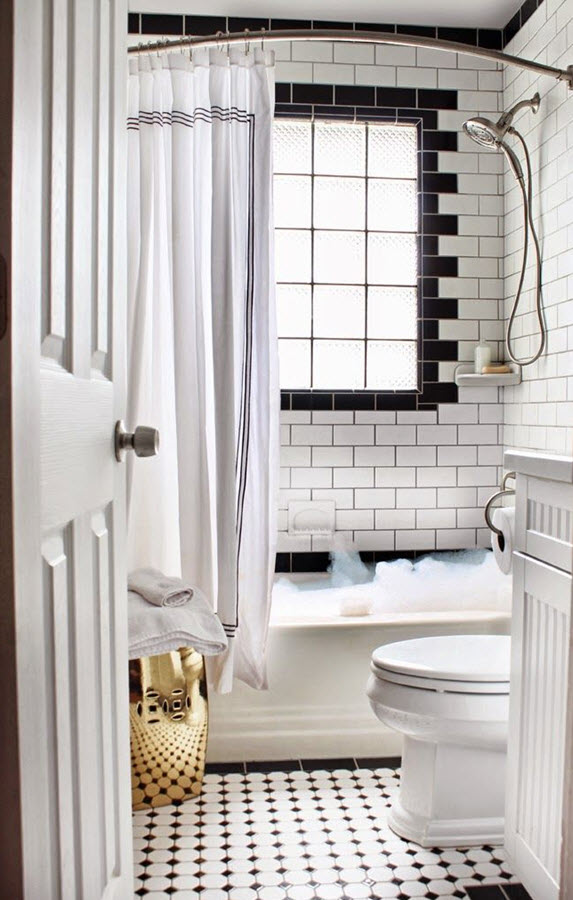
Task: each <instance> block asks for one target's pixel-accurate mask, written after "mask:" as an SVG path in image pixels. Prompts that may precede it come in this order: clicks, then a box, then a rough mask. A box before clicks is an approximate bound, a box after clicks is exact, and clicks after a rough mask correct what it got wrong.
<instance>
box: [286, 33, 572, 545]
mask: <svg viewBox="0 0 573 900" xmlns="http://www.w3.org/2000/svg"><path fill="white" fill-rule="evenodd" d="M281 57H282V58H281V59H280V60H279V61H278V62H277V81H278V82H302V83H331V84H333V83H336V84H359V85H376V86H383V87H395V86H399V87H422V88H446V89H455V90H456V89H457V90H458V105H459V107H460V108H459V110H439V112H438V127H439V128H440V129H443V130H456V131H458V132H459V131H460V129H461V126H462V123H463V122H464V121H465V119H466V118H468V117H469V115H490V116H491V115H494V116H495V115H496V114H497V113H498V110H500V109H501V108H502V101H501V88H502V73H501V72H499V71H496V70H495V67H494V68H492V65H491V63H489V62H484V61H482V60H479V59H476V58H472V57H463V58H461V57H458V56H455V55H451V54H446V53H443V52H438V51H431V50H424V49H418V50H416V49H414V48H410V47H391V46H388V47H376V48H375V53H373V48H371V47H368V46H363V45H348V44H345V45H340V44H338V45H337V44H328V43H321V44H293V45H291V47H290V52H289V51H288V50H283V52H282V54H281ZM311 69H312V71H310V70H311ZM458 147H459V150H458V152H452V151H451V150H450V151H446V150H444V151H438V154H437V156H438V166H437V168H438V171H439V172H440V173H447V172H450V173H456V174H457V175H458V193H457V194H440V195H439V200H438V203H439V207H438V212H439V213H440V214H445V215H447V214H454V215H456V214H457V215H459V232H460V233H459V235H444V236H440V238H439V252H440V254H441V255H443V256H448V255H453V256H457V257H458V259H459V273H460V277H458V278H440V279H439V288H438V290H439V296H440V297H453V298H456V299H458V300H459V318H458V319H452V320H442V321H441V322H440V331H439V335H438V337H439V339H440V340H453V341H458V342H459V345H458V346H459V349H460V360H461V361H469V360H471V359H472V358H473V347H474V345H475V344H476V343H477V342H478V341H480V340H481V341H484V340H486V341H488V342H491V343H492V344H493V348H494V355H499V353H500V350H501V345H500V343H499V342H500V341H501V340H502V336H503V329H502V323H501V319H502V318H503V299H502V298H503V282H502V281H501V277H502V275H503V271H502V257H503V238H502V235H503V218H502V214H503V204H502V201H501V195H502V190H503V182H502V175H501V174H500V173H501V171H502V170H501V167H500V160H498V159H497V157H496V155H495V154H492V153H491V152H490V151H487V150H480V148H479V147H477V145H476V144H474V143H472V142H470V141H469V140H468V139H467V138H466V137H465V135H463V134H459V138H458ZM571 318H572V325H573V316H572V317H571ZM572 355H573V354H572ZM454 368H455V362H452V363H449V362H443V363H440V367H439V374H440V378H441V379H442V380H445V381H451V380H452V378H453V369H454ZM500 400H501V392H499V393H498V390H497V389H495V388H494V389H491V388H486V389H484V388H476V389H462V390H460V392H459V401H460V402H459V403H458V404H439V405H438V408H437V411H433V410H423V411H422V410H421V411H412V412H392V411H343V412H334V411H320V412H318V411H313V412H310V411H296V412H295V411H285V412H283V413H282V414H281V422H282V425H283V428H282V432H281V435H282V436H281V442H282V449H281V466H282V485H283V488H282V490H281V495H280V512H281V514H280V517H279V525H280V529H281V530H280V532H279V541H278V550H279V551H280V552H283V553H290V552H312V551H315V552H319V551H322V552H323V551H327V550H330V549H332V547H333V545H334V541H333V540H332V539H330V538H325V537H324V536H323V535H321V536H312V537H311V536H302V537H296V538H293V537H291V536H289V535H288V534H287V531H286V508H287V504H288V502H289V500H292V499H307V500H312V499H329V500H334V501H335V503H336V531H337V535H336V538H337V539H338V540H339V539H340V537H341V536H344V537H345V538H346V539H347V541H348V542H349V543H350V544H352V545H353V546H354V548H355V549H357V550H363V551H400V552H402V551H403V552H408V551H419V550H421V551H423V550H431V549H436V548H439V549H451V548H463V547H475V546H485V545H487V543H488V542H489V532H488V530H487V528H486V527H485V523H484V519H483V502H482V495H481V494H479V495H478V491H481V490H482V489H483V491H485V493H486V494H489V493H492V492H493V491H494V490H496V489H497V486H498V484H499V479H500V466H501V462H502V446H503V437H502V425H501V421H502V417H503V414H502V408H501V405H500ZM303 449H305V450H309V451H310V452H309V455H306V456H304V457H303V456H299V455H297V454H298V452H299V451H300V450H303ZM484 450H487V451H488V452H487V453H485V454H482V451H484Z"/></svg>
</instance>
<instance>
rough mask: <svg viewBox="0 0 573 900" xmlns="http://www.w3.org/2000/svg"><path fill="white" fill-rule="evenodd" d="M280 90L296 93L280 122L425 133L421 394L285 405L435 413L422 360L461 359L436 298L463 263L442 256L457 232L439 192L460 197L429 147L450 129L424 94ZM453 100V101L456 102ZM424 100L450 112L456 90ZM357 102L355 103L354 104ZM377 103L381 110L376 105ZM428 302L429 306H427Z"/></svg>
mask: <svg viewBox="0 0 573 900" xmlns="http://www.w3.org/2000/svg"><path fill="white" fill-rule="evenodd" d="M277 89H278V90H279V92H280V96H281V97H286V96H287V94H288V92H289V89H290V91H291V92H292V98H293V102H292V103H290V104H289V103H284V102H283V103H280V104H279V103H277V105H276V108H275V115H276V116H277V117H281V116H285V117H293V116H295V117H296V116H301V117H304V118H313V117H314V118H317V117H318V116H323V117H325V118H331V119H332V118H335V117H337V116H338V117H340V118H343V119H348V120H351V121H352V120H354V119H359V118H361V119H373V118H374V117H375V118H376V119H377V120H378V121H392V122H394V121H396V120H398V121H403V122H412V123H416V124H417V125H418V129H419V135H420V152H419V155H418V159H419V163H420V188H421V190H420V194H419V205H420V226H421V227H420V241H419V250H421V253H420V277H419V317H420V329H419V337H420V348H421V361H420V367H419V386H418V390H417V391H407V392H404V391H385V392H373V391H332V392H323V391H311V390H309V391H283V392H282V399H281V408H282V409H283V410H416V409H421V408H423V409H429V408H435V404H436V402H437V400H436V399H435V394H436V392H434V391H431V390H430V392H429V393H428V391H427V390H426V382H425V376H424V373H425V372H426V371H431V373H432V375H431V383H432V385H434V384H435V382H436V381H437V369H436V368H432V369H431V370H427V369H426V368H425V367H424V364H425V363H432V362H436V363H437V362H442V361H447V362H450V361H453V360H455V359H457V356H458V345H457V342H456V341H440V340H439V319H440V318H442V316H441V315H440V307H439V306H436V304H435V302H434V301H437V300H439V278H443V277H449V278H454V277H456V276H457V274H458V259H457V257H453V256H445V255H444V256H441V255H440V253H439V237H440V236H441V235H451V234H457V233H458V217H457V215H447V216H441V215H439V214H438V212H437V211H438V209H439V194H451V193H456V192H457V188H458V181H457V175H455V174H452V173H447V172H438V171H436V170H437V153H438V151H437V150H428V149H425V148H426V147H427V145H428V144H431V143H432V141H431V140H430V141H427V140H426V135H432V134H435V135H442V136H444V135H448V134H450V133H448V132H438V131H437V110H436V109H420V108H419V106H418V97H419V94H420V92H422V91H423V89H421V88H420V89H416V88H407V89H403V88H380V87H379V88H377V89H376V92H375V93H374V89H373V88H368V89H367V90H368V93H365V91H364V88H362V87H360V86H356V85H350V86H345V85H343V86H335V85H324V84H310V85H307V84H298V85H297V84H292V85H287V86H284V85H283V84H281V83H279V84H278V85H277ZM452 95H453V99H452ZM423 96H424V97H425V99H424V102H425V103H428V102H429V98H431V99H432V100H433V101H435V102H439V103H441V104H443V105H446V106H448V107H453V108H457V92H456V91H434V92H428V91H426V92H425V94H424V95H423ZM326 97H328V100H329V102H328V103H327V104H324V103H317V102H316V101H317V100H318V99H320V100H323V99H324V98H326ZM353 101H354V102H356V103H359V104H360V105H359V106H353V105H352V102H353ZM404 101H407V102H409V103H410V104H411V105H410V106H408V107H404V108H401V107H399V106H396V105H395V104H396V103H401V102H404ZM374 104H380V105H376V106H375V105H374ZM442 140H443V142H444V143H446V144H447V146H454V143H455V142H456V145H457V136H456V135H453V136H452V137H445V138H442ZM428 301H430V303H431V304H432V308H431V309H426V303H427V302H428ZM443 311H444V315H443V318H445V319H455V318H457V315H458V308H457V301H454V302H451V301H449V298H448V302H447V303H446V302H445V303H444V306H443ZM454 387H455V386H454V385H453V384H451V383H449V382H448V387H447V388H446V389H445V390H443V391H442V392H441V394H440V396H441V397H442V398H443V402H451V403H456V402H457V399H458V394H457V390H455V389H454Z"/></svg>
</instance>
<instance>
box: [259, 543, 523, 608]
mask: <svg viewBox="0 0 573 900" xmlns="http://www.w3.org/2000/svg"><path fill="white" fill-rule="evenodd" d="M328 574H329V577H328V579H326V580H322V581H321V582H316V581H314V582H312V581H309V582H306V583H303V584H298V585H297V584H293V583H292V582H291V581H289V580H288V579H285V578H283V579H280V581H278V582H277V584H276V586H275V590H274V597H273V599H274V607H275V611H276V614H278V617H279V618H280V617H282V616H288V617H290V616H302V617H310V616H319V617H322V616H325V617H332V616H336V615H340V616H345V617H358V616H368V615H372V614H377V613H378V614H383V613H413V612H441V611H451V610H458V611H462V610H495V611H498V612H509V611H510V609H511V576H509V575H504V574H503V573H502V572H500V571H499V569H498V568H497V565H496V563H495V560H494V558H493V553H492V552H491V551H490V550H461V551H452V552H441V553H439V552H438V553H429V554H427V555H425V556H422V557H421V558H419V559H417V560H415V561H411V560H408V559H396V560H393V561H392V562H380V563H378V564H377V565H376V566H375V567H374V566H368V565H366V564H365V563H364V562H362V560H361V559H360V556H359V554H358V553H356V552H353V551H342V550H340V551H335V552H333V553H332V554H331V564H330V566H329V570H328Z"/></svg>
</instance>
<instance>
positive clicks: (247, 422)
mask: <svg viewBox="0 0 573 900" xmlns="http://www.w3.org/2000/svg"><path fill="white" fill-rule="evenodd" d="M248 118H249V122H248V125H249V190H248V194H249V207H248V209H249V212H248V239H247V248H248V249H247V291H246V310H245V340H244V357H243V387H242V404H241V406H242V408H241V417H240V421H239V445H238V447H237V456H236V458H237V461H239V462H240V468H241V472H240V479H239V491H238V498H237V568H236V574H237V582H236V584H237V588H236V604H235V626H234V627H235V628H236V627H237V625H238V622H239V568H240V563H241V546H242V538H243V534H242V532H243V513H244V506H245V492H246V488H247V477H248V463H249V444H250V440H249V434H250V428H251V385H252V367H253V316H254V265H255V242H254V210H255V172H254V166H255V117H254V116H253V115H249V117H248ZM241 432H242V434H241Z"/></svg>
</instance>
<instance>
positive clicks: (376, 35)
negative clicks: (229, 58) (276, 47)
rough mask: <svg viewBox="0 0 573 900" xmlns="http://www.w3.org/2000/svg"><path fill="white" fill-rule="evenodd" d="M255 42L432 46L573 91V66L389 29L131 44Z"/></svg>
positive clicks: (239, 34)
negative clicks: (546, 79) (520, 71)
mask: <svg viewBox="0 0 573 900" xmlns="http://www.w3.org/2000/svg"><path fill="white" fill-rule="evenodd" d="M251 41H253V42H254V41H257V42H259V41H260V42H261V46H262V45H263V44H264V43H265V42H266V41H275V42H276V41H288V42H291V41H342V42H344V41H349V42H351V43H354V44H398V45H399V46H402V47H428V48H430V49H433V50H449V51H450V52H451V53H465V54H466V55H467V56H477V57H478V59H492V60H495V61H496V62H501V63H505V64H506V65H508V66H518V67H519V68H521V69H527V70H528V71H529V72H535V73H536V74H537V75H550V76H552V77H553V78H556V79H557V80H558V81H565V82H566V83H567V85H568V86H569V90H573V66H568V67H567V68H566V69H559V68H557V67H556V66H547V65H545V64H544V63H538V62H534V61H533V60H531V59H524V58H523V57H521V56H512V55H511V54H510V53H504V52H503V51H502V50H491V49H489V48H488V47H476V46H472V45H471V44H462V43H460V42H459V41H444V40H442V39H441V38H432V37H420V36H418V35H414V34H392V33H389V32H385V31H352V30H350V29H345V28H332V29H330V28H317V29H313V30H312V31H307V30H306V29H299V28H291V29H284V30H282V29H281V30H280V31H266V30H265V29H264V28H263V29H262V30H261V31H249V29H245V31H236V32H228V33H227V34H223V33H222V32H218V33H217V34H210V35H206V36H200V37H181V38H176V39H175V40H173V41H169V40H164V41H150V42H148V43H146V44H143V43H141V44H137V45H136V46H133V47H128V50H127V52H128V53H130V54H137V53H149V52H151V51H153V52H155V51H157V52H159V51H160V50H171V49H173V48H177V47H188V48H189V49H191V50H193V48H194V47H221V46H222V45H227V47H229V46H230V45H231V44H244V43H249V42H251Z"/></svg>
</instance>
